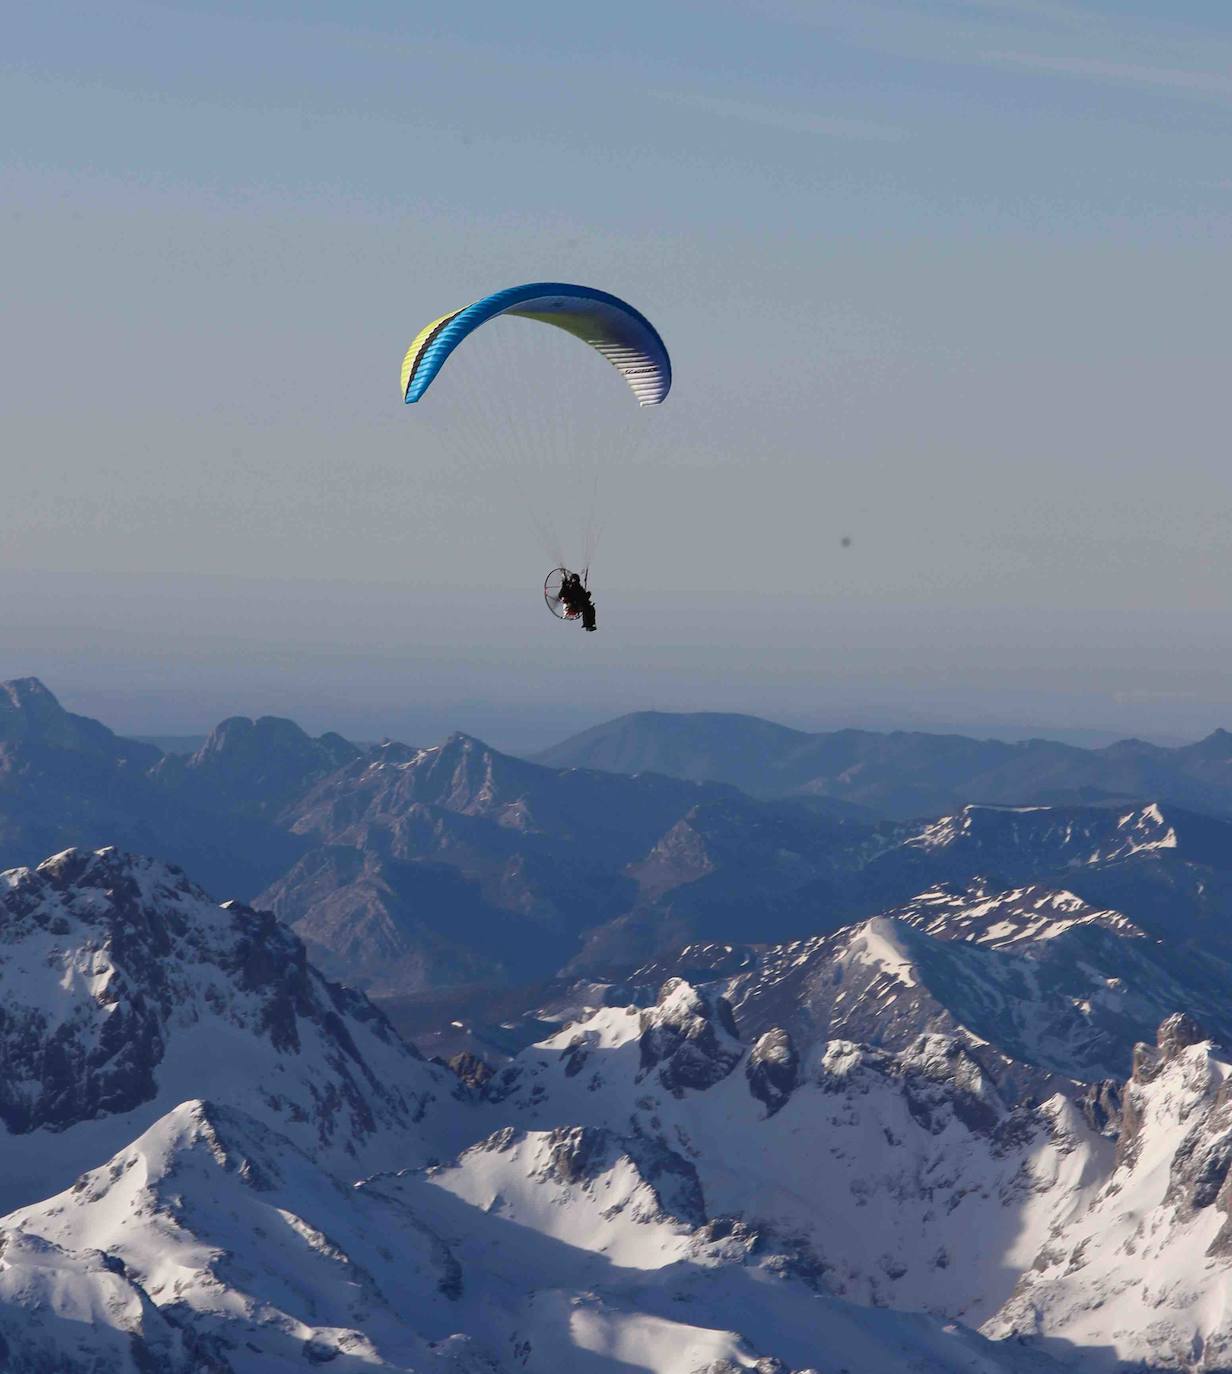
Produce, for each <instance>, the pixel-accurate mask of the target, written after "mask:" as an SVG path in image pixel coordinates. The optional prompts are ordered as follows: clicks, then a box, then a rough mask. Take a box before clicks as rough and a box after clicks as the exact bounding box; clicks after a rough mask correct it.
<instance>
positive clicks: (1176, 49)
mask: <svg viewBox="0 0 1232 1374" xmlns="http://www.w3.org/2000/svg"><path fill="white" fill-rule="evenodd" d="M744 3H745V4H746V5H748V6H749V7H750V8H752V9H754V10H756V12H758V13H759V14H762V15H765V16H767V17H770V18H773V19H777V20H778V21H780V22H785V23H790V24H795V25H799V26H806V27H809V28H818V29H823V30H826V31H828V32H830V33H832V34H836V35H840V36H841V37H842V38H843V39H844V40H845V41H846V42H848V43H850V44H852V45H854V46H858V47H862V48H866V49H870V50H876V51H881V52H888V53H893V54H895V55H897V56H901V57H905V58H909V59H914V60H916V61H922V62H940V63H945V64H947V65H954V64H958V65H964V66H985V67H986V66H1001V67H1010V66H1013V67H1018V68H1020V69H1022V70H1024V71H1035V72H1040V73H1049V74H1055V75H1059V76H1068V77H1072V78H1074V79H1075V80H1084V81H1092V82H1104V83H1108V84H1113V83H1116V84H1121V85H1125V86H1135V87H1137V88H1139V89H1141V90H1154V91H1158V92H1160V93H1167V94H1171V95H1174V96H1183V97H1187V98H1198V99H1206V100H1210V99H1212V98H1213V99H1217V100H1221V101H1222V100H1226V99H1228V98H1229V97H1232V43H1229V41H1228V38H1227V33H1226V31H1225V30H1223V29H1217V28H1215V27H1214V26H1213V25H1206V26H1201V25H1197V24H1194V23H1192V22H1190V23H1185V22H1182V20H1181V19H1180V18H1178V17H1177V16H1175V15H1174V14H1170V13H1168V12H1167V10H1166V9H1165V8H1163V7H1161V9H1160V12H1159V13H1158V14H1157V15H1155V16H1151V17H1144V16H1142V15H1136V16H1125V17H1124V18H1117V19H1115V20H1113V19H1111V18H1110V17H1109V16H1108V15H1107V14H1106V13H1100V12H1098V11H1096V10H1093V9H1091V8H1089V7H1087V6H1084V5H1082V4H1080V3H1066V0H911V3H903V2H902V0H744Z"/></svg>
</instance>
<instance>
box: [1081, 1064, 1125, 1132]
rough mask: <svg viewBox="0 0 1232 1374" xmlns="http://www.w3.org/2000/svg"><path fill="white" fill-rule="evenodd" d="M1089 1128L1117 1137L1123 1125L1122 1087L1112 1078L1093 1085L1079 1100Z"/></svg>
mask: <svg viewBox="0 0 1232 1374" xmlns="http://www.w3.org/2000/svg"><path fill="white" fill-rule="evenodd" d="M1078 1105H1079V1107H1080V1109H1081V1111H1082V1115H1083V1117H1084V1119H1085V1120H1086V1123H1087V1125H1088V1126H1090V1127H1091V1129H1092V1130H1093V1131H1098V1132H1099V1134H1100V1135H1106V1136H1110V1137H1111V1136H1115V1135H1116V1133H1117V1131H1118V1130H1119V1129H1120V1125H1121V1085H1120V1084H1119V1083H1116V1082H1114V1081H1113V1080H1112V1079H1111V1078H1106V1079H1104V1081H1103V1082H1102V1083H1092V1084H1091V1085H1090V1086H1089V1087H1088V1088H1087V1090H1086V1091H1085V1092H1084V1093H1083V1094H1082V1096H1081V1097H1080V1098H1079V1099H1078Z"/></svg>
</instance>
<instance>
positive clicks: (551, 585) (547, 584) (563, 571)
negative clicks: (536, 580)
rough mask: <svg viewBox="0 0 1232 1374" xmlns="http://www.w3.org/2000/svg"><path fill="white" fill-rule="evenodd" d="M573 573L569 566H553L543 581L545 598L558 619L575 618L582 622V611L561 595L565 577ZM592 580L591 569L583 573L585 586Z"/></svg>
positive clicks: (574, 619) (583, 584)
mask: <svg viewBox="0 0 1232 1374" xmlns="http://www.w3.org/2000/svg"><path fill="white" fill-rule="evenodd" d="M571 575H572V574H571V573H570V572H569V569H568V568H553V569H552V571H551V572H550V573H548V575H547V577H546V578H545V579H544V582H543V599H544V601H546V602H547V604H548V610H549V611H551V612H552V614H553V615H554V616H555V617H556V618H557V619H558V620H573V621H576V622H577V623H578V624H581V620H582V613H581V611H579V610H578V609H577V608H576V607H575V606H570V605H569V604H568V603H567V602H566V601H565V600H564V599H563V597H562V596H561V594H560V590H561V588H562V587H563V586H564V585H565V579H566V578H567V577H570V576H571ZM589 581H590V569H589V568H587V570H586V571H585V572H584V573H583V574H582V586H583V587H585V586H586V585H587V583H588V582H589Z"/></svg>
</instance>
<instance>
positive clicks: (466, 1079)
mask: <svg viewBox="0 0 1232 1374" xmlns="http://www.w3.org/2000/svg"><path fill="white" fill-rule="evenodd" d="M446 1067H447V1068H449V1069H450V1070H451V1071H452V1072H453V1073H454V1074H456V1075H457V1077H458V1080H459V1081H460V1082H461V1083H463V1084H465V1086H466V1087H468V1088H470V1089H471V1090H472V1091H473V1092H482V1091H483V1089H484V1088H485V1087H486V1086H487V1084H488V1082H489V1081H490V1080H491V1078H492V1075H493V1074H494V1073H495V1072H496V1071H495V1069H493V1067H492V1065H491V1064H489V1063H488V1061H487V1060H486V1059H484V1058H483V1057H482V1055H478V1054H475V1053H473V1052H472V1051H471V1050H460V1051H459V1052H458V1053H457V1054H455V1055H454V1056H453V1057H452V1058H451V1059H449V1060H447V1061H446Z"/></svg>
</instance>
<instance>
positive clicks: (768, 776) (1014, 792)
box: [535, 711, 1232, 818]
mask: <svg viewBox="0 0 1232 1374" xmlns="http://www.w3.org/2000/svg"><path fill="white" fill-rule="evenodd" d="M535 758H536V761H537V762H539V763H544V764H548V765H550V766H551V767H554V768H600V769H607V770H610V771H612V772H618V773H644V772H656V773H665V774H667V775H669V776H671V777H680V778H691V779H694V780H697V781H704V780H709V781H715V782H727V783H731V784H732V785H733V786H736V787H739V788H740V789H741V790H743V791H745V792H748V793H750V794H751V795H753V796H758V797H781V796H787V795H789V794H793V793H803V794H809V795H813V796H816V797H824V798H828V799H831V800H833V801H837V802H846V803H849V804H855V805H858V806H861V807H866V808H869V809H870V810H871V811H872V812H874V813H876V814H880V815H883V816H891V817H900V818H910V817H913V816H925V815H937V814H939V813H941V812H943V811H951V810H954V809H956V808H958V807H960V806H962V805H964V804H966V803H967V802H990V803H1002V804H1010V805H1025V804H1029V803H1040V804H1055V803H1060V802H1101V801H1125V800H1128V801H1132V800H1141V801H1145V800H1151V799H1160V800H1164V801H1171V802H1176V803H1178V804H1180V805H1183V806H1191V807H1194V808H1195V809H1197V810H1200V811H1213V812H1218V813H1221V814H1228V815H1232V734H1229V733H1228V732H1227V731H1225V730H1217V731H1215V733H1214V734H1212V735H1210V736H1209V737H1208V738H1207V739H1205V740H1202V741H1200V742H1198V743H1196V744H1188V745H1182V746H1179V747H1177V748H1165V747H1162V746H1159V745H1153V744H1145V743H1143V742H1142V741H1140V740H1123V741H1121V742H1120V743H1117V744H1112V745H1109V746H1107V747H1106V748H1103V749H1080V748H1077V747H1075V746H1073V745H1067V744H1058V743H1055V742H1053V741H1050V740H1026V741H1023V742H1021V743H1017V744H1007V743H1005V742H1004V741H1001V740H976V739H968V738H965V737H964V736H961V735H932V734H924V733H920V732H917V731H894V732H892V733H889V734H879V733H875V732H872V731H868V730H837V731H832V732H828V733H823V734H807V733H805V732H803V731H800V730H790V729H787V728H786V727H785V726H781V725H774V724H772V723H771V722H770V721H765V720H759V719H758V718H757V717H755V716H741V715H720V714H713V713H707V712H702V713H697V714H683V715H677V714H670V713H665V712H658V711H641V712H637V713H635V714H633V715H628V716H622V717H620V718H619V719H618V720H614V721H610V722H609V723H607V724H606V725H599V726H596V727H595V728H594V729H591V730H587V731H584V732H583V733H582V734H580V735H575V736H574V737H573V738H571V739H568V740H565V741H564V742H563V743H561V744H558V745H554V746H553V747H552V748H551V749H548V750H545V751H544V752H543V753H541V754H538V755H536V756H535Z"/></svg>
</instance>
